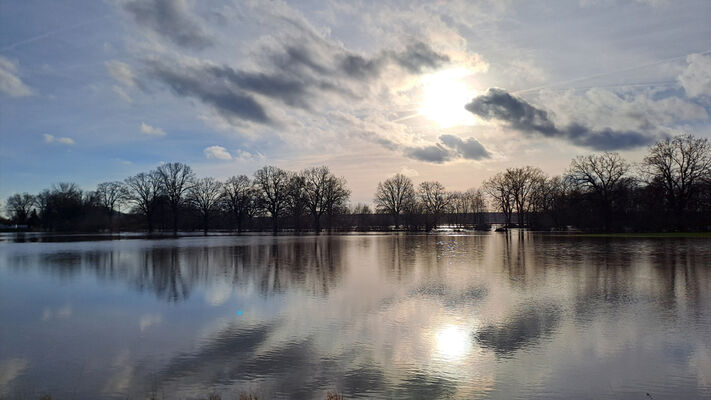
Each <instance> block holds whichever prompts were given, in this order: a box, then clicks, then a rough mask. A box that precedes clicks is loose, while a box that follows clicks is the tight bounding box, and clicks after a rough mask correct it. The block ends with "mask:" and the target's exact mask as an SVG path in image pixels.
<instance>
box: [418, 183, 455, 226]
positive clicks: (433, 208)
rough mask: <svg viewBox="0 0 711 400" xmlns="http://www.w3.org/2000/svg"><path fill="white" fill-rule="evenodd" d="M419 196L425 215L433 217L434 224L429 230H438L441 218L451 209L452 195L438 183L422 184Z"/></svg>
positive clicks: (432, 223)
mask: <svg viewBox="0 0 711 400" xmlns="http://www.w3.org/2000/svg"><path fill="white" fill-rule="evenodd" d="M418 194H419V197H420V202H421V203H422V207H423V208H424V211H425V213H427V214H429V215H431V216H432V222H431V224H428V226H427V228H428V229H429V228H436V227H437V222H438V220H439V216H440V215H442V214H443V213H444V212H445V211H446V210H447V207H449V204H450V202H451V195H450V194H449V193H447V192H446V191H445V189H444V186H443V185H442V184H441V183H439V182H436V181H429V182H422V183H420V186H419V190H418Z"/></svg>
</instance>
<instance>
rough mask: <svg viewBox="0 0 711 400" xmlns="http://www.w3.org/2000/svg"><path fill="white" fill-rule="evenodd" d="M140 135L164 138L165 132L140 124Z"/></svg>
mask: <svg viewBox="0 0 711 400" xmlns="http://www.w3.org/2000/svg"><path fill="white" fill-rule="evenodd" d="M141 133H143V134H146V135H150V136H165V131H164V130H163V129H161V128H158V127H154V126H150V125H148V124H147V123H145V122H141Z"/></svg>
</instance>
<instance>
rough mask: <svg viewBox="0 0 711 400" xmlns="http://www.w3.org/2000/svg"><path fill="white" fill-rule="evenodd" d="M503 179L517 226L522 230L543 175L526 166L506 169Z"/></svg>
mask: <svg viewBox="0 0 711 400" xmlns="http://www.w3.org/2000/svg"><path fill="white" fill-rule="evenodd" d="M504 178H505V179H504V182H505V184H507V185H508V186H509V191H510V193H511V196H512V198H513V201H514V205H515V206H516V211H517V212H518V225H519V227H521V228H523V226H524V224H525V221H526V220H525V218H526V215H527V214H528V213H529V212H531V209H532V207H533V205H534V202H535V198H536V196H537V194H538V191H539V190H540V189H541V187H542V185H543V182H545V174H544V173H543V171H541V169H540V168H536V167H531V166H526V167H522V168H508V169H507V170H506V172H505V173H504Z"/></svg>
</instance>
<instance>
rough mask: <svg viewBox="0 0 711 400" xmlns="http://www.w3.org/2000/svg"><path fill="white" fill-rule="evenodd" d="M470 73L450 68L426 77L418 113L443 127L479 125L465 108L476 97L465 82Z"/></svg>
mask: <svg viewBox="0 0 711 400" xmlns="http://www.w3.org/2000/svg"><path fill="white" fill-rule="evenodd" d="M469 74H471V72H470V71H468V70H466V69H450V70H445V71H439V72H436V73H433V74H429V75H427V76H425V77H423V78H422V86H423V88H424V98H423V101H422V106H421V107H420V109H419V110H418V111H419V113H420V114H421V115H423V116H425V117H427V118H429V119H430V120H432V121H434V122H435V123H437V124H438V125H439V126H440V128H449V127H451V126H455V125H473V124H474V123H476V119H475V118H474V116H473V115H472V114H471V113H470V112H468V111H467V110H465V109H464V105H465V104H467V103H468V102H469V101H471V99H472V98H474V97H475V96H476V91H475V90H473V89H471V88H470V87H469V86H468V85H467V83H466V82H465V81H464V77H466V76H467V75H469Z"/></svg>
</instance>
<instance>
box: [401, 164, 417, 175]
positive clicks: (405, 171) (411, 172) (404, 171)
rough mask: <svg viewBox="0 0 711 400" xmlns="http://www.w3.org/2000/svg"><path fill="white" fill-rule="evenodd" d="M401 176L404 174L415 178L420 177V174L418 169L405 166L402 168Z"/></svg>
mask: <svg viewBox="0 0 711 400" xmlns="http://www.w3.org/2000/svg"><path fill="white" fill-rule="evenodd" d="M399 173H400V174H403V175H405V176H408V177H410V178H414V177H416V176H420V173H419V172H417V170H416V169H414V168H410V167H408V166H407V165H403V166H402V168H400V172H399Z"/></svg>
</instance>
